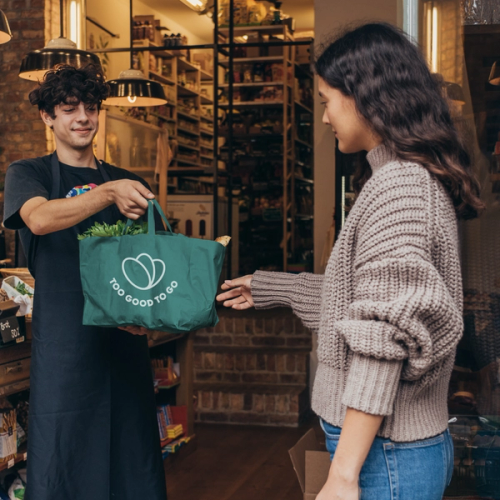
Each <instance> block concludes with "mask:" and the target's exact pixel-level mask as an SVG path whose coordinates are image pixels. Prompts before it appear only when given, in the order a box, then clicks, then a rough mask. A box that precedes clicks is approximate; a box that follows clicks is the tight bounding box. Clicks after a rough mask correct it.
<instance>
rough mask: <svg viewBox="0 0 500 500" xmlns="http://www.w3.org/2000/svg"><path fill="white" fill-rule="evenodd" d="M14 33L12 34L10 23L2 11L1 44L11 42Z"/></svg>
mask: <svg viewBox="0 0 500 500" xmlns="http://www.w3.org/2000/svg"><path fill="white" fill-rule="evenodd" d="M11 38H12V33H11V32H10V26H9V21H7V16H6V15H5V14H4V13H3V11H1V10H0V43H7V42H10V39H11Z"/></svg>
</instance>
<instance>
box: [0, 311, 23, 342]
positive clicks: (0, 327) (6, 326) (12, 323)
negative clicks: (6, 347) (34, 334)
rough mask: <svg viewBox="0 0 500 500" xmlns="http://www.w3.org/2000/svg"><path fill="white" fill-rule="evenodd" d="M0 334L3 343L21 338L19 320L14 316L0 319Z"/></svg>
mask: <svg viewBox="0 0 500 500" xmlns="http://www.w3.org/2000/svg"><path fill="white" fill-rule="evenodd" d="M0 334H1V335H2V340H3V343H4V344H7V343H9V342H12V341H13V340H17V339H18V338H21V337H22V336H23V335H21V329H20V328H19V321H18V320H17V318H16V316H11V317H10V318H5V319H0Z"/></svg>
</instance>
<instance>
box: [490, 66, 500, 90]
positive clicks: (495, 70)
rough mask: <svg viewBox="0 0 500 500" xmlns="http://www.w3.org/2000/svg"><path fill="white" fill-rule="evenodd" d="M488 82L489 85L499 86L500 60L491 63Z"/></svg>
mask: <svg viewBox="0 0 500 500" xmlns="http://www.w3.org/2000/svg"><path fill="white" fill-rule="evenodd" d="M488 81H489V82H490V83H491V85H500V60H498V61H495V62H494V63H493V66H492V67H491V71H490V77H489V78H488Z"/></svg>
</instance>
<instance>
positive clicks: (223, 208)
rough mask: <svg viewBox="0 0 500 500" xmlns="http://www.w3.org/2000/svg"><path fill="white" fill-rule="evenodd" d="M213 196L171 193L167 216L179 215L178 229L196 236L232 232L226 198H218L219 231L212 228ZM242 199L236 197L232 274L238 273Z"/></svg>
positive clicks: (214, 236) (209, 237) (232, 240)
mask: <svg viewBox="0 0 500 500" xmlns="http://www.w3.org/2000/svg"><path fill="white" fill-rule="evenodd" d="M213 199H214V198H213V196H212V195H211V194H189V195H188V194H172V195H169V196H168V198H167V217H168V218H169V219H179V224H178V228H179V232H180V233H182V234H185V235H187V236H192V237H194V238H203V239H208V240H214V239H215V238H216V237H218V236H224V235H226V234H228V233H229V231H228V229H227V220H228V213H227V201H226V200H223V199H222V200H221V199H220V198H219V211H218V217H219V224H218V234H217V235H214V231H213V213H214V210H213V205H214V203H213ZM238 225H239V203H238V199H237V198H236V197H234V198H233V221H232V226H233V230H232V234H231V236H232V239H231V242H230V243H229V244H230V245H231V246H232V253H231V256H232V262H231V269H232V274H233V276H232V277H233V278H236V277H237V276H239V274H237V273H238V268H239V252H238V249H239V227H238Z"/></svg>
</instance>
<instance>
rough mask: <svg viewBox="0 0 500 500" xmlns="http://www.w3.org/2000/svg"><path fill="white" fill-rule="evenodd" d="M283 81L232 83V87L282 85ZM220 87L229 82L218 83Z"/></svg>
mask: <svg viewBox="0 0 500 500" xmlns="http://www.w3.org/2000/svg"><path fill="white" fill-rule="evenodd" d="M283 85H284V82H252V83H233V87H234V88H242V87H249V88H251V87H272V86H283ZM219 87H220V88H221V89H227V88H229V83H223V84H222V85H219Z"/></svg>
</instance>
